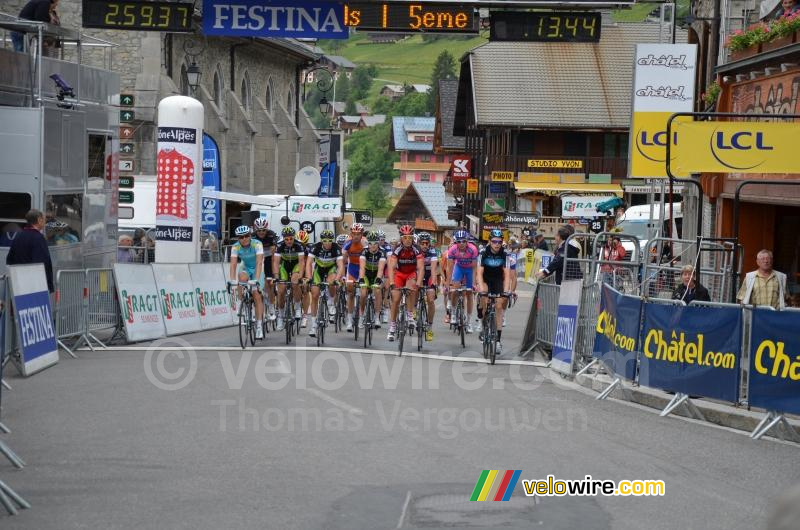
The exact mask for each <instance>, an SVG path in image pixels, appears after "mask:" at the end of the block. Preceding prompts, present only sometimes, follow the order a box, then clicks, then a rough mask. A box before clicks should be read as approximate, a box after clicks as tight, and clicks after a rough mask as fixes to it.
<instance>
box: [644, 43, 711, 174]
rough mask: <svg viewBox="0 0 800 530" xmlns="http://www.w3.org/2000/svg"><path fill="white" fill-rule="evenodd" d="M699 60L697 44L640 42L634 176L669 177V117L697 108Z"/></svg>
mask: <svg viewBox="0 0 800 530" xmlns="http://www.w3.org/2000/svg"><path fill="white" fill-rule="evenodd" d="M696 63H697V45H695V44H637V45H636V59H635V65H634V82H633V105H632V110H633V118H632V123H631V136H630V148H629V158H630V163H629V164H628V167H629V168H630V176H631V177H632V178H666V176H667V171H666V160H667V147H666V146H667V120H668V119H669V117H670V116H671V115H672V114H674V113H676V112H692V110H693V109H694V80H695V71H696ZM687 119H688V118H687ZM676 176H685V175H676Z"/></svg>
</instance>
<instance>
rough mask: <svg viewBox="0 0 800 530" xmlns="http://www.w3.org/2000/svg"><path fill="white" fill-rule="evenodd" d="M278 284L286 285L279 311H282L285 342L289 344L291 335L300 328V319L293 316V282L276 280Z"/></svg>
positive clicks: (295, 333)
mask: <svg viewBox="0 0 800 530" xmlns="http://www.w3.org/2000/svg"><path fill="white" fill-rule="evenodd" d="M275 283H277V284H278V285H286V286H287V288H286V292H285V293H284V296H283V297H284V300H283V308H281V309H280V310H279V311H282V312H283V326H284V331H285V332H286V344H291V342H292V337H294V336H295V335H297V333H298V331H299V329H300V319H299V318H295V316H294V291H293V284H292V282H291V281H288V280H278V281H277V282H275Z"/></svg>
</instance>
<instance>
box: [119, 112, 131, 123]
mask: <svg viewBox="0 0 800 530" xmlns="http://www.w3.org/2000/svg"><path fill="white" fill-rule="evenodd" d="M133 117H134V113H133V111H132V110H121V111H119V121H121V122H131V121H133Z"/></svg>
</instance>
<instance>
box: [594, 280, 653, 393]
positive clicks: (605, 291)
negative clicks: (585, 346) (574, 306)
mask: <svg viewBox="0 0 800 530" xmlns="http://www.w3.org/2000/svg"><path fill="white" fill-rule="evenodd" d="M641 310H642V300H641V298H637V297H635V296H626V295H624V294H622V293H620V292H618V291H616V290H614V289H612V288H611V287H609V286H608V285H606V284H603V288H602V292H601V293H600V315H599V316H598V317H597V325H596V326H595V332H596V334H595V340H594V351H593V352H592V356H593V357H594V358H595V359H600V360H601V361H602V362H603V364H605V365H606V366H607V367H608V368H609V369H610V370H612V371H613V372H614V373H615V374H617V375H619V376H620V377H624V378H625V379H628V380H631V381H632V380H633V379H634V377H635V376H636V352H637V351H639V318H640V314H641Z"/></svg>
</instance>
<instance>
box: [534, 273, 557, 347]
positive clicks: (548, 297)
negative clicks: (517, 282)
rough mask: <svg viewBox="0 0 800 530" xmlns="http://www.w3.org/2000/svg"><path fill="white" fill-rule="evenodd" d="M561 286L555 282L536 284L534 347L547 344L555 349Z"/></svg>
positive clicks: (543, 281)
mask: <svg viewBox="0 0 800 530" xmlns="http://www.w3.org/2000/svg"><path fill="white" fill-rule="evenodd" d="M560 293H561V286H560V285H556V284H555V282H553V281H545V280H542V281H539V283H537V284H536V293H535V296H534V301H533V307H534V308H535V311H536V329H535V332H534V346H535V345H536V344H545V345H547V346H549V347H550V348H552V347H553V337H554V336H555V334H556V317H557V316H558V297H559V294H560Z"/></svg>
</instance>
